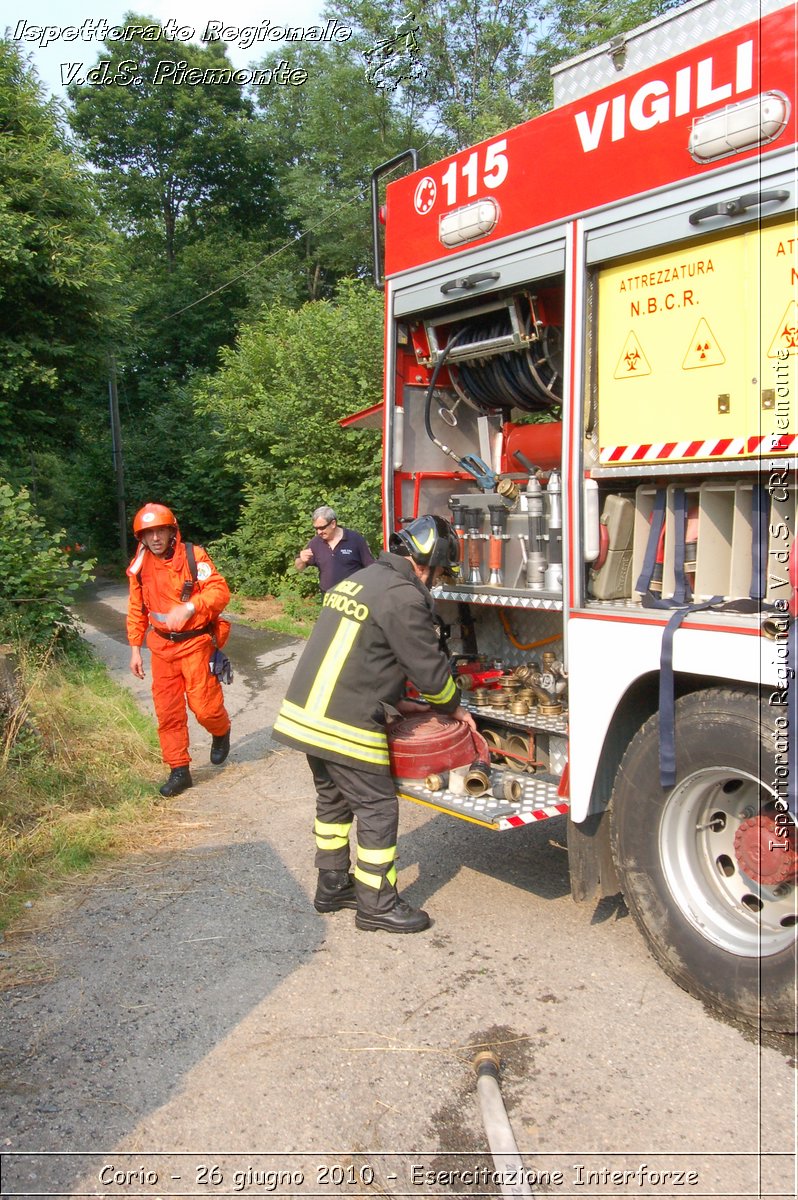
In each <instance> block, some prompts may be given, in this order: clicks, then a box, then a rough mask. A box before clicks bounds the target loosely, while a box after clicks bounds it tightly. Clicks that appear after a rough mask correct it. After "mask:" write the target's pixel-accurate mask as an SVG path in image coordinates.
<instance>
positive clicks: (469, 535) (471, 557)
mask: <svg viewBox="0 0 798 1200" xmlns="http://www.w3.org/2000/svg"><path fill="white" fill-rule="evenodd" d="M465 522H466V540H467V542H468V579H467V580H466V582H467V583H475V584H480V583H482V544H481V543H482V540H483V534H482V528H481V527H482V513H481V512H480V510H479V509H478V508H467V509H466V513H465Z"/></svg>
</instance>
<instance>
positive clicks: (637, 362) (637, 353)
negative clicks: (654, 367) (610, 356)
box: [615, 332, 651, 379]
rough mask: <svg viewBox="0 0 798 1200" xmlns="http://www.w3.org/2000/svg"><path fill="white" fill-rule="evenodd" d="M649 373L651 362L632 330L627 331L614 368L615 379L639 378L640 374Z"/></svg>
mask: <svg viewBox="0 0 798 1200" xmlns="http://www.w3.org/2000/svg"><path fill="white" fill-rule="evenodd" d="M650 374H651V364H650V363H649V361H648V359H647V358H646V356H645V354H644V353H643V348H642V346H641V345H640V343H639V341H638V340H637V338H636V337H635V335H634V333H633V332H630V333H629V336H628V338H627V339H626V342H625V343H624V347H623V351H622V353H621V357H620V358H619V359H618V365H617V367H616V368H615V378H616V379H639V378H640V376H641V375H650Z"/></svg>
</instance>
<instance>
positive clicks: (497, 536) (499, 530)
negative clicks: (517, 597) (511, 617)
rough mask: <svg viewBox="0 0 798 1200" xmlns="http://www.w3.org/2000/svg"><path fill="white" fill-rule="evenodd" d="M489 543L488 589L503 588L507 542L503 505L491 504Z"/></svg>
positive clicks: (505, 514) (505, 516)
mask: <svg viewBox="0 0 798 1200" xmlns="http://www.w3.org/2000/svg"><path fill="white" fill-rule="evenodd" d="M489 508H490V541H489V542H488V567H489V569H490V575H489V576H488V587H503V586H504V570H503V563H504V543H505V542H506V541H507V533H506V530H507V515H508V514H507V509H506V508H505V506H504V505H503V504H491V505H490V506H489Z"/></svg>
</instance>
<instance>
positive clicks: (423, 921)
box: [355, 896, 430, 933]
mask: <svg viewBox="0 0 798 1200" xmlns="http://www.w3.org/2000/svg"><path fill="white" fill-rule="evenodd" d="M429 924H430V919H429V913H427V912H424V909H423V908H411V907H410V905H409V904H408V903H407V901H406V900H403V899H402V897H401V896H397V898H396V904H395V905H394V906H393V908H390V909H388V911H387V912H383V913H367V912H363V911H362V910H360V909H359V910H358V913H357V916H356V917H355V925H356V926H357V927H358V929H368V930H374V929H385V930H387V932H388V933H421V931H422V929H427V928H428V927H429Z"/></svg>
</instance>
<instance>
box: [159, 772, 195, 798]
mask: <svg viewBox="0 0 798 1200" xmlns="http://www.w3.org/2000/svg"><path fill="white" fill-rule="evenodd" d="M193 786H194V781H193V780H192V778H191V772H190V771H189V769H188V767H172V769H171V771H170V772H169V778H168V779H167V781H166V783H164V784H162V785H161V795H162V796H179V795H180V793H181V792H184V791H185V790H186V788H190V787H193Z"/></svg>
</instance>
